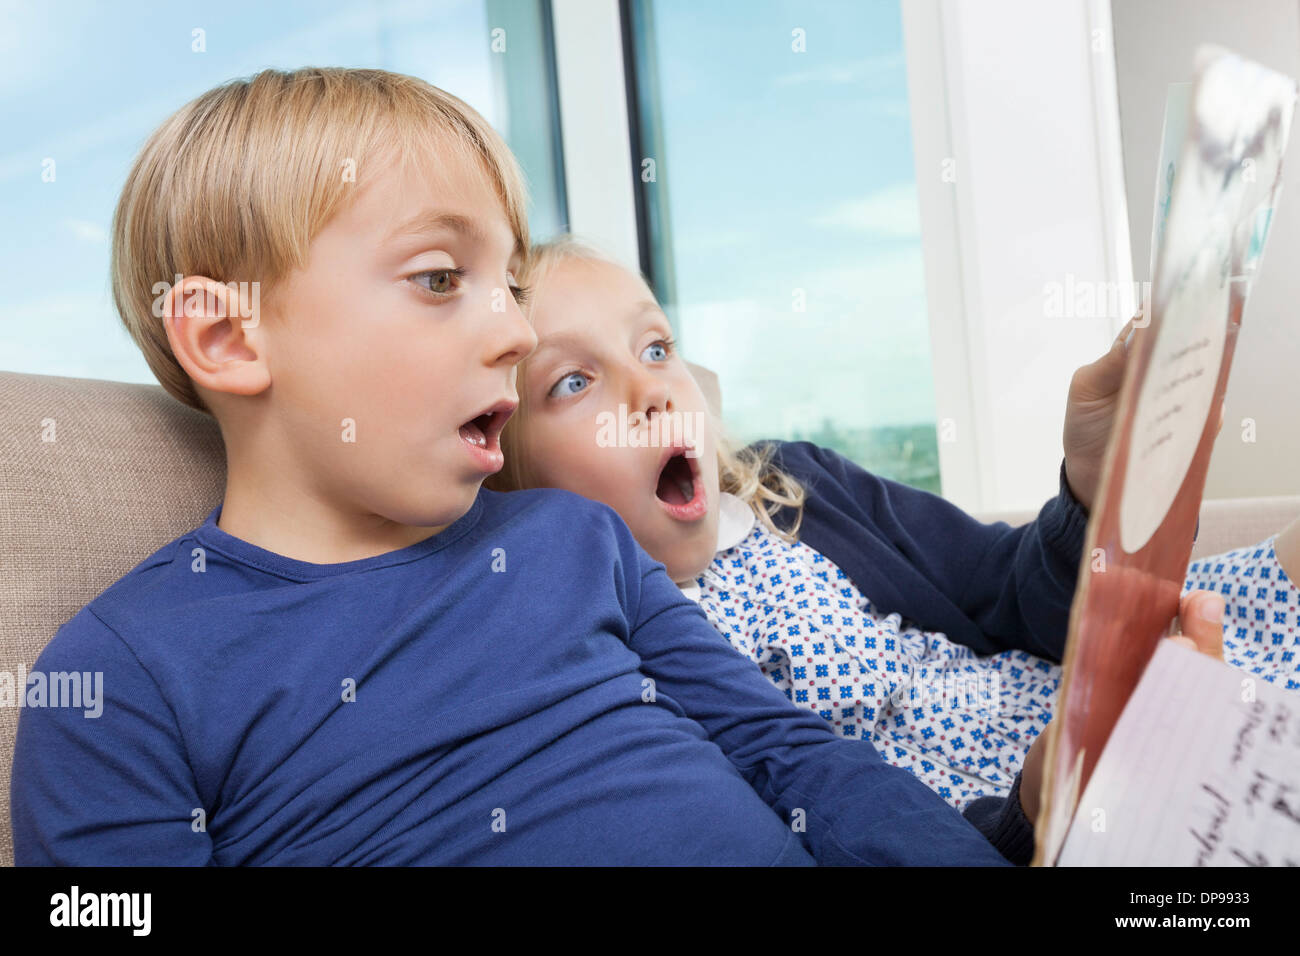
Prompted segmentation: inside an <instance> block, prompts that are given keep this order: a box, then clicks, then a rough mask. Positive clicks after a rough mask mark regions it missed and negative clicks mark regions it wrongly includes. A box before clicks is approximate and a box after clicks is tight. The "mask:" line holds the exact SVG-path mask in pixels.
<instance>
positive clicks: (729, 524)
mask: <svg viewBox="0 0 1300 956" xmlns="http://www.w3.org/2000/svg"><path fill="white" fill-rule="evenodd" d="M757 520H758V518H757V517H756V516H755V514H754V509H753V508H751V507H750V506H749V505H747V504H745V503H744V502H743V501H741V500H740V499H739V498H737V497H736V496H735V495H732V494H728V493H727V492H725V491H724V492H723V493H722V494H721V495H720V496H719V498H718V546H717V548H716V549H715V550H714V554H721V553H722V552H723V551H730V550H731V549H732V548H734V547H735V546H736V545H738V544H740V542H742V541H744V540H745V538H746V537H748V536H749V532H750V531H752V530H753V528H754V523H755V522H756V521H757ZM678 587H679V588H681V589H682V593H683V594H685V595H686V596H687V597H688V598H690V599H691V600H692V601H698V600H699V599H700V587H699V585H698V584H696V583H695V582H694V581H691V582H690V583H689V584H679V585H678Z"/></svg>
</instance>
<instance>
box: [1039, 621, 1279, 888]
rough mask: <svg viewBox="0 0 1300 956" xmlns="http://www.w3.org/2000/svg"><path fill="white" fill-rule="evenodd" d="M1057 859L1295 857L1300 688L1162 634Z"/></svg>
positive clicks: (1242, 860) (1261, 861)
mask: <svg viewBox="0 0 1300 956" xmlns="http://www.w3.org/2000/svg"><path fill="white" fill-rule="evenodd" d="M1057 865H1058V866H1300V697H1297V696H1296V695H1295V694H1294V693H1288V692H1287V691H1285V690H1282V689H1281V688H1279V687H1274V686H1273V685H1272V684H1269V683H1268V682H1267V681H1262V680H1259V679H1257V678H1255V677H1252V676H1251V675H1249V674H1246V673H1243V672H1242V671H1239V670H1236V669H1235V668H1232V667H1229V666H1228V665H1227V664H1224V663H1223V662H1221V661H1216V660H1214V659H1213V658H1210V657H1207V656H1206V655H1204V654H1199V653H1197V652H1196V651H1193V650H1189V649H1188V648H1185V647H1180V646H1179V645H1177V644H1175V643H1173V642H1172V641H1161V642H1160V646H1159V648H1158V649H1157V650H1156V653H1155V656H1154V657H1153V658H1152V659H1151V663H1150V665H1149V666H1148V667H1147V669H1146V672H1145V673H1144V674H1143V676H1142V680H1141V681H1140V682H1139V684H1138V687H1137V690H1136V691H1135V692H1134V694H1133V696H1132V697H1131V698H1129V701H1128V704H1127V705H1126V706H1125V708H1124V713H1123V715H1122V716H1121V717H1120V720H1119V723H1118V724H1116V725H1115V729H1114V731H1113V732H1112V733H1111V735H1110V740H1109V742H1108V743H1107V744H1106V750H1105V753H1103V754H1102V757H1101V760H1100V761H1098V763H1097V767H1096V769H1095V770H1094V771H1093V774H1092V778H1091V779H1090V780H1089V781H1088V787H1087V790H1085V791H1084V794H1083V799H1082V800H1080V801H1079V809H1078V812H1077V814H1076V815H1075V817H1074V822H1073V823H1072V824H1071V826H1070V830H1069V833H1068V835H1067V837H1066V840H1065V846H1064V848H1063V849H1062V850H1061V856H1060V858H1059V859H1058V860H1057Z"/></svg>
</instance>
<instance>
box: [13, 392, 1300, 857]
mask: <svg viewBox="0 0 1300 956" xmlns="http://www.w3.org/2000/svg"><path fill="white" fill-rule="evenodd" d="M696 374H697V376H699V377H700V378H701V384H702V385H704V387H705V391H706V393H710V395H709V397H710V401H711V404H714V405H715V407H716V406H718V405H720V404H721V403H720V401H719V396H718V394H717V383H716V379H713V378H712V377H711V375H710V374H709V373H707V372H705V371H703V370H697V372H696ZM224 487H225V451H224V448H223V446H222V442H221V435H220V432H219V430H218V428H217V425H216V423H215V422H214V421H213V420H212V419H211V418H209V417H207V416H205V415H202V414H200V413H199V412H196V411H194V410H192V409H190V408H187V407H186V406H184V405H181V404H180V403H179V402H177V401H175V400H174V399H172V398H171V397H170V396H168V395H167V394H166V393H165V392H164V391H163V390H162V388H161V387H159V386H156V385H133V384H125V383H121V382H110V381H100V380H91V379H75V378H59V377H53V376H45V375H30V374H22V373H17V372H0V672H8V673H9V674H11V675H13V674H17V673H18V671H19V669H20V668H26V669H30V668H31V667H32V665H33V664H34V663H35V661H36V658H37V656H38V655H39V654H40V652H41V650H42V649H43V648H44V646H45V644H46V642H48V641H49V639H50V638H51V637H52V636H53V635H54V633H55V632H56V631H57V630H58V628H59V627H60V625H62V624H63V623H64V622H65V621H67V620H68V619H69V618H71V617H72V616H73V615H74V614H76V613H77V611H79V610H80V609H81V608H82V607H83V606H85V605H86V604H87V603H89V602H90V601H91V600H92V599H93V598H94V597H95V596H96V595H98V594H99V593H100V592H101V591H103V590H104V589H105V588H107V587H108V586H109V585H110V584H112V583H113V582H114V581H116V580H117V579H118V578H119V577H121V576H122V575H123V574H125V573H126V572H128V571H129V570H131V568H133V567H134V566H135V565H136V564H138V563H139V562H140V561H141V560H143V559H144V558H145V557H147V556H148V555H150V554H152V553H153V552H154V551H156V550H157V549H158V548H160V547H161V546H162V545H164V544H166V543H167V542H168V541H171V540H172V539H174V538H176V537H178V536H179V535H181V534H183V533H184V532H186V531H188V530H190V529H192V528H194V527H195V526H197V525H199V524H201V523H202V521H203V520H204V518H205V517H206V516H207V514H208V513H209V512H210V511H211V510H212V508H214V507H215V506H216V505H217V503H218V502H219V501H220V500H221V497H222V493H223V491H224ZM1035 513H1036V512H1032V511H1027V512H1016V513H1000V514H990V515H981V516H978V517H980V518H981V519H982V520H986V521H994V520H1005V521H1008V522H1009V523H1011V524H1021V523H1024V522H1026V521H1029V520H1031V519H1032V518H1033V517H1034V515H1035ZM1297 515H1300V496H1295V497H1282V498H1261V499H1252V500H1240V501H1237V500H1227V501H1208V502H1205V504H1204V505H1203V507H1202V510H1201V526H1200V534H1199V537H1198V539H1197V542H1196V550H1195V552H1194V554H1195V555H1197V556H1199V555H1204V554H1215V553H1218V552H1221V551H1226V550H1229V549H1231V548H1233V547H1239V546H1242V545H1245V544H1251V543H1253V542H1256V541H1259V540H1262V539H1263V538H1265V537H1267V536H1268V535H1270V534H1272V533H1274V532H1276V531H1278V530H1279V529H1281V528H1282V527H1283V526H1284V525H1286V524H1287V523H1289V522H1290V521H1291V520H1292V519H1294V518H1295V517H1296V516H1297ZM19 713H20V711H19V709H18V708H16V707H0V865H4V866H11V865H12V864H13V834H12V831H11V829H10V820H9V781H10V773H11V768H12V761H13V747H14V735H15V733H16V731H17V726H18V715H19ZM123 862H129V861H123Z"/></svg>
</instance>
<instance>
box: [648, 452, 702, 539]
mask: <svg viewBox="0 0 1300 956" xmlns="http://www.w3.org/2000/svg"><path fill="white" fill-rule="evenodd" d="M667 454H668V458H667V460H666V461H663V462H662V463H661V466H660V469H659V479H658V482H657V484H656V485H655V498H657V499H658V500H659V504H660V505H662V506H663V509H664V510H665V511H666V512H668V514H669V516H670V517H672V518H675V519H676V520H678V521H698V520H699V519H700V518H703V517H704V515H705V514H706V513H707V512H708V500H707V499H706V497H705V494H704V483H703V482H702V481H700V466H699V464H698V460H697V459H695V458H687V457H686V449H685V448H670V449H668V452H667Z"/></svg>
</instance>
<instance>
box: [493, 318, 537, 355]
mask: <svg viewBox="0 0 1300 956" xmlns="http://www.w3.org/2000/svg"><path fill="white" fill-rule="evenodd" d="M496 318H497V319H498V322H499V323H500V326H499V330H498V331H497V334H496V335H494V336H493V338H492V345H491V348H490V350H489V351H490V357H489V364H490V365H502V364H507V365H518V364H519V363H520V362H522V361H523V360H524V359H525V358H527V357H528V356H529V354H531V353H532V351H533V349H535V348H537V333H536V332H534V331H533V326H532V323H530V322H529V321H528V319H527V318H525V317H524V313H523V312H522V311H521V310H520V309H519V307H518V306H517V305H514V304H513V303H512V306H511V307H510V308H508V309H506V312H505V314H504V315H500V314H498V316H497V317H496Z"/></svg>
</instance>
